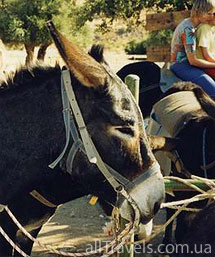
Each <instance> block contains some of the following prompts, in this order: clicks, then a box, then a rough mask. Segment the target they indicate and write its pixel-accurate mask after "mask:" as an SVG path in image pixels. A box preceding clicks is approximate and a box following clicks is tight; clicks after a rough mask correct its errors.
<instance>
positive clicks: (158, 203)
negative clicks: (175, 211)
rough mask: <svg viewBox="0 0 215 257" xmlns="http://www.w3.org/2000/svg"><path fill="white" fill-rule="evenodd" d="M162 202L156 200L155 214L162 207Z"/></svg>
mask: <svg viewBox="0 0 215 257" xmlns="http://www.w3.org/2000/svg"><path fill="white" fill-rule="evenodd" d="M160 205H161V204H160V202H156V203H155V205H154V215H155V214H156V213H157V212H158V211H159V209H160Z"/></svg>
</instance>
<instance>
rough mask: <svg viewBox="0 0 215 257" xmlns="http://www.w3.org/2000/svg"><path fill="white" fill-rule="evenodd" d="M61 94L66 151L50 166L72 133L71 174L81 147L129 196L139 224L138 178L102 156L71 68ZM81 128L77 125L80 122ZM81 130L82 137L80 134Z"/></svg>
mask: <svg viewBox="0 0 215 257" xmlns="http://www.w3.org/2000/svg"><path fill="white" fill-rule="evenodd" d="M61 93H62V103H63V118H64V124H65V129H66V143H65V146H64V149H63V151H62V152H61V154H60V155H59V157H58V158H57V159H56V160H55V161H54V162H52V163H51V164H50V165H49V167H50V168H52V169H53V168H55V166H56V165H57V164H58V163H59V162H60V161H61V160H62V158H63V157H64V155H65V153H66V150H67V148H68V146H69V142H70V136H72V139H73V144H72V147H71V149H70V150H69V154H68V157H67V160H66V167H67V171H68V172H69V173H70V174H71V172H72V163H73V160H74V157H75V155H76V153H77V151H78V150H81V151H82V152H84V153H85V154H86V156H87V158H88V160H89V162H90V163H92V164H94V165H96V166H97V167H98V169H99V170H100V172H101V173H102V174H103V175H104V177H105V179H106V180H107V181H108V182H109V183H110V185H111V186H112V188H113V189H114V190H115V191H116V192H117V194H119V195H122V196H123V197H124V198H125V199H127V201H128V203H129V204H130V205H131V206H132V207H133V209H134V211H135V213H136V215H135V217H136V222H137V223H139V219H140V210H139V207H138V205H137V204H136V202H135V201H134V200H133V199H132V197H131V196H130V195H129V193H128V192H127V189H128V188H130V187H132V186H134V181H135V180H134V181H133V182H132V181H130V180H128V179H126V178H125V177H124V176H122V175H121V174H120V173H119V172H117V171H115V170H114V169H113V168H111V167H110V166H108V165H107V164H105V163H104V162H103V160H102V158H101V157H100V155H99V153H98V151H97V149H96V147H95V145H94V143H93V141H92V139H91V137H90V135H89V133H88V131H87V127H86V125H85V122H84V120H83V117H82V114H81V111H80V108H79V106H78V103H77V101H76V97H75V94H74V91H73V88H72V84H71V77H70V71H69V70H63V71H62V76H61ZM75 122H76V124H77V128H76V124H75ZM79 133H80V136H79ZM158 170H160V167H159V164H158V163H157V162H156V163H155V164H154V165H153V166H152V167H151V168H149V169H148V170H147V171H146V172H144V173H143V174H141V175H140V176H138V180H142V181H144V180H146V179H147V178H148V177H149V176H151V175H152V174H155V173H156V172H158Z"/></svg>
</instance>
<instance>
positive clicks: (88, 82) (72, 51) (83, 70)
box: [47, 21, 106, 88]
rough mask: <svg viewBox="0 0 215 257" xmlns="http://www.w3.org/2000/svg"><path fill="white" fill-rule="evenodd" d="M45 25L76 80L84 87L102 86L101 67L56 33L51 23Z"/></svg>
mask: <svg viewBox="0 0 215 257" xmlns="http://www.w3.org/2000/svg"><path fill="white" fill-rule="evenodd" d="M47 25H48V28H49V31H50V33H51V36H52V38H53V40H54V43H55V45H56V47H57V49H58V51H59V53H60V55H61V57H62V58H63V60H64V61H65V63H66V65H67V66H68V68H69V69H71V70H72V72H73V74H74V75H75V76H76V78H77V79H78V80H79V81H80V82H81V83H82V84H83V85H84V86H86V87H94V88H97V87H99V86H101V85H104V84H105V81H106V73H105V71H104V69H103V68H102V66H101V65H100V64H99V63H98V62H96V61H95V60H94V59H93V58H92V57H91V56H90V55H89V54H87V53H84V51H83V50H81V49H80V48H79V47H78V46H76V45H75V44H73V43H71V42H70V41H69V40H68V39H66V38H65V37H64V36H63V35H62V34H61V33H60V32H58V31H57V30H56V28H55V26H54V24H53V23H52V21H49V22H48V23H47Z"/></svg>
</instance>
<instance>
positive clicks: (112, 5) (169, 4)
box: [73, 0, 192, 26]
mask: <svg viewBox="0 0 215 257" xmlns="http://www.w3.org/2000/svg"><path fill="white" fill-rule="evenodd" d="M191 7H192V0H154V1H149V0H136V1H133V0H112V1H109V0H94V1H91V0H85V1H84V3H83V5H82V6H80V7H79V8H78V9H76V12H75V15H76V16H77V24H78V25H79V26H82V25H84V24H85V23H86V22H87V21H92V20H93V19H94V18H95V17H100V18H102V19H103V20H104V22H103V24H102V26H104V23H109V22H112V21H113V20H114V19H117V18H123V19H125V20H127V19H129V18H135V19H136V22H138V18H139V16H140V13H141V11H142V10H143V9H144V8H153V9H154V10H157V11H160V10H163V9H165V10H166V11H179V10H185V9H191ZM73 14H74V12H73Z"/></svg>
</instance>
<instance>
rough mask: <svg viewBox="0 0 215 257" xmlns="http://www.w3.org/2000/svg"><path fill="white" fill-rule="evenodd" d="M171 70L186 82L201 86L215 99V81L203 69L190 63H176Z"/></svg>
mask: <svg viewBox="0 0 215 257" xmlns="http://www.w3.org/2000/svg"><path fill="white" fill-rule="evenodd" d="M170 69H171V70H172V71H173V72H174V73H175V75H176V76H177V77H179V78H180V79H181V80H184V81H191V82H193V83H195V84H197V85H198V86H200V87H201V88H202V89H203V90H204V91H205V92H206V93H207V94H208V95H209V96H211V97H212V99H215V81H214V80H213V79H212V78H211V77H210V76H209V75H207V74H206V73H205V72H204V71H203V70H202V69H200V68H197V67H195V66H192V65H190V64H189V63H174V64H172V65H171V67H170Z"/></svg>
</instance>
